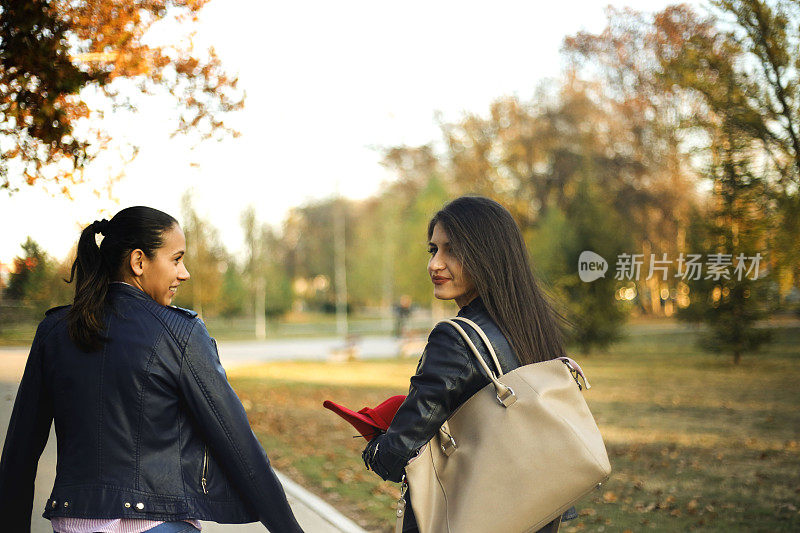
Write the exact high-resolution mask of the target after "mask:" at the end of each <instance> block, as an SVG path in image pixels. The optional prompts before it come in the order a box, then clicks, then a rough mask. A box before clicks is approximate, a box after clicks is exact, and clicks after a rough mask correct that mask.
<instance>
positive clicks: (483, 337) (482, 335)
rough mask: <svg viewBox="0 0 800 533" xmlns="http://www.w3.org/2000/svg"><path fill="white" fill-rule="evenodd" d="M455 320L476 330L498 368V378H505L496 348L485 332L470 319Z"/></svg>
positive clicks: (456, 318) (459, 317)
mask: <svg viewBox="0 0 800 533" xmlns="http://www.w3.org/2000/svg"><path fill="white" fill-rule="evenodd" d="M453 320H458V321H459V322H463V323H465V324H469V325H470V326H472V329H474V330H475V331H476V332H477V333H478V335H479V336H480V338H481V340H482V341H483V344H485V345H486V349H487V350H489V355H490V356H491V357H492V361H494V366H495V368H497V377H498V378H501V377H503V367H502V366H500V361H499V360H498V359H497V354H496V353H495V351H494V346H492V343H491V341H490V340H489V337H487V336H486V333H484V332H483V329H482V328H481V327H480V326H479V325H478V324H476V323H475V322H473V321H472V320H470V319H469V318H464V317H461V316H457V317H455V318H454V319H453Z"/></svg>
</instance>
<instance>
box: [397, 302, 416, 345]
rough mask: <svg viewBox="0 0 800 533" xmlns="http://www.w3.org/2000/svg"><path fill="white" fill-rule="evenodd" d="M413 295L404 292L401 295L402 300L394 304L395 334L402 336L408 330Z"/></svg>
mask: <svg viewBox="0 0 800 533" xmlns="http://www.w3.org/2000/svg"><path fill="white" fill-rule="evenodd" d="M411 303H412V301H411V296H409V295H408V294H404V295H402V296H401V297H400V302H399V303H398V304H397V305H395V306H394V336H395V338H398V339H399V338H402V337H403V335H404V334H405V332H406V323H407V322H408V317H410V316H411Z"/></svg>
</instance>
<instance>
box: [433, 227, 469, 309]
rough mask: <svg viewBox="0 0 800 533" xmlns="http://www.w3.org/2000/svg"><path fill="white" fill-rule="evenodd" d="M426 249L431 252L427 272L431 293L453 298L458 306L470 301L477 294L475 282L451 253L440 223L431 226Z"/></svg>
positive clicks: (444, 297) (448, 241)
mask: <svg viewBox="0 0 800 533" xmlns="http://www.w3.org/2000/svg"><path fill="white" fill-rule="evenodd" d="M428 251H429V252H430V254H431V259H430V261H428V274H429V275H430V277H431V281H432V282H433V295H434V296H435V297H436V298H438V299H439V300H455V301H456V303H457V304H458V306H459V307H464V306H465V305H467V304H468V303H469V302H471V301H472V300H473V299H474V298H475V296H477V294H478V292H477V290H476V289H475V284H474V283H473V282H472V280H471V279H470V277H469V276H468V275H467V273H466V272H464V269H463V268H462V265H461V261H459V260H458V258H457V257H456V256H455V255H454V254H453V253H452V250H451V249H450V239H449V238H448V237H447V233H445V231H444V228H443V227H442V225H441V224H440V223H437V224H436V225H435V226H434V227H433V233H432V234H431V240H430V242H429V243H428Z"/></svg>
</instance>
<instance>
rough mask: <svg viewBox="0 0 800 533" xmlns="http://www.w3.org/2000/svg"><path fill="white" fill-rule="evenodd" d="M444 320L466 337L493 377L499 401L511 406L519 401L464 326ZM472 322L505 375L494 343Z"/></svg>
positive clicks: (484, 367) (486, 370)
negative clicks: (498, 360) (484, 356)
mask: <svg viewBox="0 0 800 533" xmlns="http://www.w3.org/2000/svg"><path fill="white" fill-rule="evenodd" d="M455 320H459V321H464V320H467V319H463V318H461V317H458V318H456V319H455ZM442 322H445V323H447V324H450V325H451V326H453V327H454V328H456V331H457V332H458V333H459V335H461V338H463V339H464V342H465V343H466V344H467V347H468V348H469V349H470V351H471V352H472V353H473V354H474V355H475V357H476V358H477V359H478V363H480V365H481V367H483V370H484V371H485V372H486V375H487V376H489V379H491V380H492V383H493V384H494V388H495V390H496V391H497V401H499V402H500V403H501V404H502V405H503V406H505V407H509V406H511V405H512V404H513V403H514V402H516V401H517V396H516V394H514V391H513V390H512V389H511V387H509V386H508V385H505V384H503V383H501V382H500V380H499V379H497V378H498V376H496V375H495V373H494V372H493V371H492V369H491V368H489V365H488V364H486V361H485V360H484V359H483V356H482V355H481V353H480V352H479V351H478V348H476V347H475V344H474V343H473V342H472V339H470V338H469V335H467V332H466V331H464V328H462V327H461V326H460V325H459V324H458V323H457V322H455V321H454V320H442ZM469 322H470V321H468V323H469ZM472 324H473V327H475V328H476V331H477V332H478V334H479V335H481V338H482V339H484V342H486V346H487V348H488V350H489V353H490V354H491V355H492V358H493V359H494V361H495V364H497V367H498V371H499V373H500V374H499V375H500V376H502V375H503V373H502V372H503V371H502V369H500V364H499V363H498V362H497V354H495V353H494V348H492V344H491V343H490V342H488V339H486V334H485V333H483V330H481V329H480V328H479V327H478V325H477V324H474V323H472Z"/></svg>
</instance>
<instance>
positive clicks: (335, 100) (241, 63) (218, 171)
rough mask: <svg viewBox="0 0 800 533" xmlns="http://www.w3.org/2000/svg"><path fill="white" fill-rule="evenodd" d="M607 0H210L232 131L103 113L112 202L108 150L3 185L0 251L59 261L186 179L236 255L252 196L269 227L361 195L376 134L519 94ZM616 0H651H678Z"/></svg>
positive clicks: (207, 40)
mask: <svg viewBox="0 0 800 533" xmlns="http://www.w3.org/2000/svg"><path fill="white" fill-rule="evenodd" d="M608 3H609V2H603V1H593V0H561V1H560V2H554V3H552V4H550V3H544V2H534V1H530V0H526V1H522V0H521V1H495V2H491V3H488V2H470V1H464V0H461V1H436V2H431V1H430V0H428V1H426V2H421V1H416V0H414V1H405V2H380V1H377V2H376V1H375V0H371V1H351V2H328V1H313V2H312V1H295V2H280V3H278V2H254V1H245V0H213V1H212V2H210V3H209V4H208V5H207V6H206V7H205V8H204V10H203V17H202V22H201V24H200V27H199V29H198V34H197V37H196V39H195V43H197V44H208V45H212V46H214V47H215V48H216V50H217V53H218V54H219V55H220V57H221V59H222V60H223V62H224V64H225V65H226V67H227V68H228V70H229V71H230V72H234V73H238V74H239V78H240V86H241V87H242V88H244V89H245V90H246V91H247V100H246V108H245V110H244V111H243V112H242V113H240V116H238V117H236V118H235V119H234V120H232V121H231V123H232V124H234V123H235V125H236V126H237V127H238V129H239V130H240V131H241V133H242V136H241V137H240V138H238V139H229V140H226V141H223V142H222V143H209V144H206V145H204V146H202V147H201V148H200V149H199V150H198V151H195V152H192V151H191V150H190V149H189V143H188V142H187V141H186V140H184V139H180V138H177V139H170V138H169V134H170V132H171V131H172V129H173V125H172V122H171V116H170V109H169V108H168V107H166V106H167V103H166V102H165V101H164V100H162V99H159V98H150V99H146V100H143V101H142V105H141V107H140V110H139V112H138V113H136V114H117V115H107V116H106V120H105V122H104V124H105V125H106V127H108V128H109V130H110V131H111V132H112V133H113V134H114V135H115V137H116V138H117V139H120V140H121V141H123V142H131V143H133V144H137V145H139V146H140V148H141V150H140V152H139V155H138V157H137V158H136V159H135V160H134V161H133V163H132V164H130V165H128V167H127V168H126V169H125V177H124V178H122V180H121V181H120V182H119V183H118V184H117V185H116V186H115V188H114V189H113V193H114V196H115V197H116V198H117V199H118V202H114V201H111V200H109V199H108V198H97V197H96V196H95V195H94V194H92V192H91V191H92V189H93V188H95V187H96V186H97V184H98V183H102V182H103V181H104V179H105V177H107V176H108V175H109V171H110V169H113V168H114V167H113V166H110V163H109V162H108V161H103V160H102V159H100V160H97V161H95V162H94V163H93V164H92V165H91V166H90V168H88V169H87V176H89V180H90V184H88V185H86V186H82V187H76V188H74V189H73V195H74V198H75V199H74V200H72V201H70V200H68V199H66V198H64V197H63V196H61V195H49V194H48V193H46V192H44V191H43V190H42V188H41V187H26V188H22V189H21V190H20V191H19V192H18V193H15V194H14V195H13V196H11V197H9V196H7V195H6V194H4V193H0V228H2V233H1V234H0V262H2V263H9V262H10V261H11V259H12V258H13V257H14V256H15V255H17V254H19V253H20V252H21V249H20V248H19V245H20V244H21V243H22V242H23V241H24V240H25V238H26V237H27V236H28V235H30V236H31V237H33V238H34V239H35V240H36V241H37V242H39V244H41V245H42V246H43V247H44V248H45V250H47V251H48V252H49V253H51V255H54V256H56V257H58V258H60V259H61V258H64V257H66V255H67V253H68V252H69V249H70V248H71V247H72V245H73V244H74V243H75V242H76V240H77V237H78V234H79V231H80V228H81V227H82V226H83V225H85V224H87V223H90V222H91V221H92V220H94V219H96V218H101V217H102V216H107V217H110V216H111V215H113V214H114V213H115V212H116V211H118V210H120V209H122V208H123V207H127V206H130V205H142V204H143V205H149V206H152V207H156V208H159V209H162V210H164V211H166V212H168V213H170V214H172V215H173V216H175V217H176V218H178V219H180V214H181V213H180V199H181V196H182V194H183V193H184V192H185V191H186V190H187V189H189V188H192V189H193V190H194V198H195V205H196V207H197V209H198V211H199V212H200V214H201V216H203V217H204V218H206V219H207V220H208V221H210V222H211V223H212V224H213V225H214V226H216V227H217V228H218V229H219V230H220V234H221V236H222V238H223V241H224V243H225V245H226V247H227V248H228V250H230V251H232V252H234V253H237V252H240V251H241V249H242V235H241V229H240V225H239V219H240V213H241V212H242V211H243V210H244V209H245V208H246V207H247V206H248V205H253V206H254V207H255V209H256V213H257V215H258V217H259V219H260V220H262V221H265V222H268V223H271V224H275V225H279V224H280V223H281V222H282V220H283V218H284V216H285V215H286V213H287V211H288V209H290V208H291V207H293V206H297V205H300V204H302V203H304V202H307V201H309V200H312V199H319V198H325V197H329V196H331V195H333V194H335V192H336V189H337V184H338V187H339V190H340V192H341V194H343V195H344V196H347V197H351V198H364V197H367V196H370V195H371V194H374V193H375V192H376V191H377V190H378V189H379V187H380V185H381V183H382V182H385V181H387V180H390V179H392V177H393V176H392V175H391V174H389V173H388V172H387V171H386V170H385V169H383V167H381V166H380V164H379V160H380V154H379V151H378V150H376V147H380V146H394V145H398V144H409V145H416V144H423V143H426V142H430V141H437V140H439V138H440V133H439V128H438V126H437V124H436V121H435V119H434V117H435V115H436V113H437V112H440V113H441V114H442V116H443V117H444V119H445V120H457V119H458V118H459V117H460V116H461V115H462V114H463V113H465V112H476V113H486V112H487V110H488V108H489V105H490V103H491V102H492V101H493V100H494V99H496V98H498V97H501V96H504V95H516V96H518V97H520V98H521V99H529V98H530V97H531V96H532V95H533V92H534V90H535V88H536V86H537V84H538V83H539V82H540V81H541V80H543V79H546V78H553V77H558V76H559V75H560V73H561V69H562V65H563V61H562V57H561V55H560V53H559V49H560V47H561V43H562V41H563V39H564V37H565V36H566V35H571V34H574V33H576V32H578V31H580V30H588V31H591V32H599V31H601V30H602V29H603V28H604V27H605V22H606V18H605V15H604V6H606V5H607V4H608ZM610 3H611V4H612V5H614V6H617V7H622V6H629V7H633V8H635V9H639V10H642V11H657V10H660V9H663V8H664V7H665V6H667V5H669V4H671V3H676V2H667V1H664V0H627V1H615V2H610ZM687 3H690V4H692V5H695V6H700V5H703V4H702V2H701V1H700V0H693V1H689V2H687ZM158 38H160V36H154V39H155V40H157V39H158ZM112 160H113V159H112Z"/></svg>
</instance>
